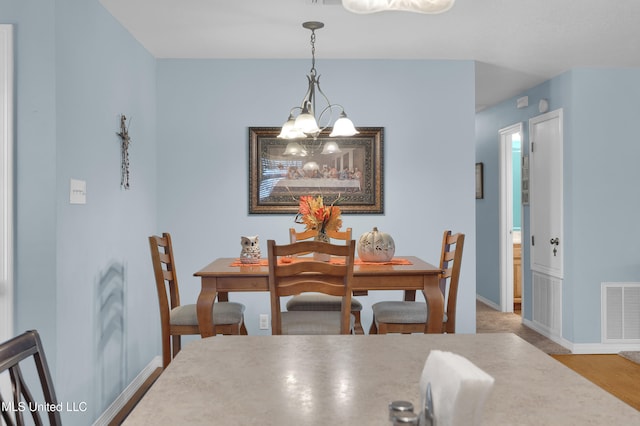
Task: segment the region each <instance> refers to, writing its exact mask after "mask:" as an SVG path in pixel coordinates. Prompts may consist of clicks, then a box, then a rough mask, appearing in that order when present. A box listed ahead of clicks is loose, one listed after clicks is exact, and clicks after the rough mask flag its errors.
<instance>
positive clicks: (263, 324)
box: [260, 314, 269, 330]
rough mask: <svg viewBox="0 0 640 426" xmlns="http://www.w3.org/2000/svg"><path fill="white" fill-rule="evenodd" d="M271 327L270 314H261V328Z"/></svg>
mask: <svg viewBox="0 0 640 426" xmlns="http://www.w3.org/2000/svg"><path fill="white" fill-rule="evenodd" d="M268 329H269V314H260V330H268Z"/></svg>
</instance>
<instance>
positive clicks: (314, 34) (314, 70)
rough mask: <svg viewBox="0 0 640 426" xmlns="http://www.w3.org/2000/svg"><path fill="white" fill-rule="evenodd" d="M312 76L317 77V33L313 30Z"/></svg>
mask: <svg viewBox="0 0 640 426" xmlns="http://www.w3.org/2000/svg"><path fill="white" fill-rule="evenodd" d="M311 74H312V75H316V32H315V30H311Z"/></svg>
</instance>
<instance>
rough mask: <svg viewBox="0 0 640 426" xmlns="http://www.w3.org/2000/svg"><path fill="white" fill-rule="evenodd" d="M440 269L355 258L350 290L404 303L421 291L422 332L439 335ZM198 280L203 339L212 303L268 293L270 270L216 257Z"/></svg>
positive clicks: (412, 259)
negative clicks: (390, 294)
mask: <svg viewBox="0 0 640 426" xmlns="http://www.w3.org/2000/svg"><path fill="white" fill-rule="evenodd" d="M441 272H442V271H441V269H440V268H439V267H437V266H434V265H431V264H430V263H427V262H425V261H424V260H422V259H420V258H418V257H416V256H401V257H396V258H394V259H392V260H391V261H390V262H382V263H372V262H362V261H359V260H358V259H356V262H355V265H354V268H353V283H352V288H353V292H354V294H355V295H358V294H366V292H368V291H371V290H405V300H412V299H414V300H415V292H416V291H422V293H423V294H424V297H425V300H426V301H427V304H428V306H429V310H428V311H429V316H428V318H427V325H426V327H425V333H441V332H442V318H443V316H444V297H443V294H442V291H441V290H440V286H439V281H440V280H439V278H440V273H441ZM194 275H195V276H196V277H200V281H201V284H202V286H201V289H200V295H199V296H198V302H197V315H198V324H199V326H200V334H201V336H202V337H209V336H215V334H216V333H215V328H214V327H213V318H212V308H213V303H214V301H215V300H216V297H217V298H218V301H228V300H229V299H228V294H229V293H230V292H253V291H269V267H268V265H267V264H266V261H262V262H261V263H260V264H254V265H241V264H240V263H239V262H238V259H236V258H225V257H223V258H218V259H216V260H214V261H213V262H211V263H209V264H208V265H207V266H205V267H204V268H202V269H200V270H199V271H198V272H196V273H195V274H194Z"/></svg>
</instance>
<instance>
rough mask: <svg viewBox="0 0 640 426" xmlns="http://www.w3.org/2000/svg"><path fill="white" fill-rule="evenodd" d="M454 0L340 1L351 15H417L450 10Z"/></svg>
mask: <svg viewBox="0 0 640 426" xmlns="http://www.w3.org/2000/svg"><path fill="white" fill-rule="evenodd" d="M454 2H455V0H342V6H343V7H344V8H345V9H347V10H348V11H349V12H353V13H375V12H383V11H385V10H404V11H406V12H418V13H431V14H434V13H442V12H446V11H447V10H449V9H451V7H452V6H453V3H454Z"/></svg>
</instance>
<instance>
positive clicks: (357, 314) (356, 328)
mask: <svg viewBox="0 0 640 426" xmlns="http://www.w3.org/2000/svg"><path fill="white" fill-rule="evenodd" d="M351 313H352V314H353V316H354V317H356V320H355V324H354V325H353V331H354V333H353V334H364V328H362V321H360V311H352V312H351Z"/></svg>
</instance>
